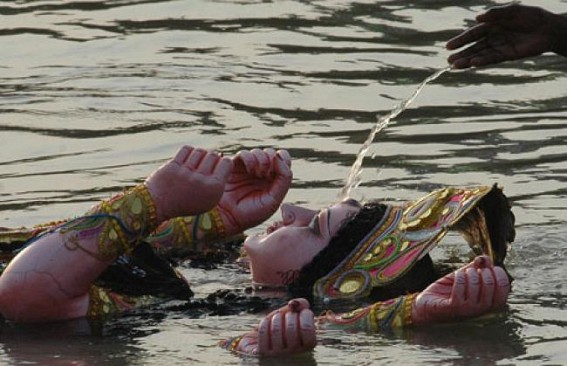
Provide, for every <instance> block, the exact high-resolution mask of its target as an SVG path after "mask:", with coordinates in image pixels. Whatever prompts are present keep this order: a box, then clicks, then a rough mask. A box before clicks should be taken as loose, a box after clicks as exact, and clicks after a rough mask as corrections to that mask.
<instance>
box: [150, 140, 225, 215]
mask: <svg viewBox="0 0 567 366" xmlns="http://www.w3.org/2000/svg"><path fill="white" fill-rule="evenodd" d="M231 170H232V160H231V159H229V158H223V157H222V156H220V155H219V154H217V153H214V152H210V151H207V150H203V149H195V148H193V147H191V146H184V147H182V148H181V149H180V150H179V151H178V152H177V155H176V156H175V157H174V158H173V159H172V160H170V161H168V162H167V163H165V164H164V165H162V166H161V167H160V168H159V169H157V170H156V171H155V172H153V173H152V174H151V175H150V176H149V177H148V178H147V179H146V181H145V182H144V184H145V185H146V186H147V187H148V190H149V191H150V194H151V196H152V198H153V200H154V202H155V204H156V210H157V218H158V222H162V221H164V220H167V219H170V218H173V217H178V216H190V215H196V214H199V213H203V212H206V211H208V210H210V209H212V208H213V207H215V205H216V204H217V203H218V202H219V200H220V198H221V196H222V194H223V192H224V189H225V184H226V181H227V179H228V176H229V174H230V172H231Z"/></svg>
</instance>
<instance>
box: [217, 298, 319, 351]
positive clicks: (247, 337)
mask: <svg viewBox="0 0 567 366" xmlns="http://www.w3.org/2000/svg"><path fill="white" fill-rule="evenodd" d="M316 344H317V339H316V334H315V317H314V315H313V312H312V311H311V310H310V309H309V302H308V301H307V300H305V299H301V298H298V299H292V300H290V301H289V302H288V303H287V305H285V306H283V307H281V308H279V309H278V310H275V311H273V312H271V313H270V314H268V315H267V316H266V317H265V318H264V319H263V320H262V321H261V322H260V324H259V325H258V327H257V328H255V329H254V330H253V331H251V332H248V333H246V334H244V335H243V336H242V337H238V338H236V339H234V340H227V341H223V342H221V344H220V345H221V347H223V348H228V349H230V350H231V351H233V352H236V353H240V354H245V355H255V356H279V355H285V354H292V353H300V352H307V351H311V350H312V349H313V348H315V346H316Z"/></svg>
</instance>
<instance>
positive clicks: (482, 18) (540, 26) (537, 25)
mask: <svg viewBox="0 0 567 366" xmlns="http://www.w3.org/2000/svg"><path fill="white" fill-rule="evenodd" d="M561 18H562V16H560V15H557V14H553V13H551V12H548V11H547V10H544V9H542V8H539V7H533V6H525V5H518V4H511V5H506V6H498V7H494V8H491V9H489V10H488V11H487V12H486V13H483V14H480V15H478V16H477V17H476V20H477V22H478V23H480V24H477V25H475V26H473V27H471V28H469V29H468V30H466V31H464V32H463V33H461V34H459V35H458V36H456V37H454V38H452V39H451V40H449V42H447V44H446V47H447V49H448V50H455V49H457V48H461V47H463V46H465V45H467V44H470V43H474V44H473V45H472V46H470V47H468V48H466V49H465V50H462V51H460V52H457V53H454V54H452V55H450V56H449V58H448V59H447V61H448V62H449V63H450V64H451V65H452V66H453V67H454V68H457V69H465V68H468V67H472V66H485V65H490V64H495V63H499V62H502V61H508V60H517V59H521V58H525V57H531V56H537V55H539V54H542V53H544V52H547V51H551V50H552V47H553V46H554V43H555V42H557V41H556V38H557V35H556V33H557V32H558V28H560V24H561V23H564V22H565V19H561ZM565 36H566V35H565V34H563V36H562V37H565ZM562 42H563V41H562Z"/></svg>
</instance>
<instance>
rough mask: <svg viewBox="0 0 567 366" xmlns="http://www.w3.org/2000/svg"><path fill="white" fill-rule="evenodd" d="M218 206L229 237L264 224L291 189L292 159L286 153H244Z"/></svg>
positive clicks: (237, 156) (265, 150) (263, 151)
mask: <svg viewBox="0 0 567 366" xmlns="http://www.w3.org/2000/svg"><path fill="white" fill-rule="evenodd" d="M232 162H233V166H234V167H233V169H232V172H231V174H230V176H229V177H228V180H227V183H226V186H225V188H224V193H223V195H222V197H221V198H220V202H219V203H218V206H217V207H218V208H219V212H220V215H221V218H222V220H223V224H224V227H225V233H226V235H229V236H230V235H235V234H240V233H242V232H243V231H245V230H246V229H249V228H252V227H254V226H256V225H259V224H260V223H262V222H264V221H265V220H266V219H268V218H269V217H270V216H272V215H273V214H274V213H275V212H276V211H277V209H278V207H279V206H280V204H281V202H282V201H283V199H284V197H285V195H286V194H287V192H288V190H289V187H290V186H291V180H292V173H291V157H290V155H289V153H288V152H287V151H285V150H278V151H276V150H274V149H264V150H260V149H253V150H251V151H247V150H242V151H240V152H238V153H237V154H236V156H235V157H234V158H233V159H232Z"/></svg>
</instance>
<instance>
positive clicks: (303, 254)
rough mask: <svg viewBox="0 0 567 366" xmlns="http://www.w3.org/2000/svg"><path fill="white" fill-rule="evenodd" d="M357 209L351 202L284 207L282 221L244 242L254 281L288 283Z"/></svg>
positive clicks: (357, 205) (275, 283)
mask: <svg viewBox="0 0 567 366" xmlns="http://www.w3.org/2000/svg"><path fill="white" fill-rule="evenodd" d="M360 208H361V205H360V203H358V201H356V200H353V199H347V200H345V201H342V202H340V203H337V204H334V205H332V206H330V207H327V208H325V209H322V210H320V211H314V210H309V209H306V208H303V207H300V206H295V205H290V204H283V205H282V206H281V214H282V221H278V222H275V223H274V224H272V225H271V226H270V227H269V228H268V229H267V230H266V232H265V233H263V234H258V235H252V236H249V237H248V238H247V239H246V240H245V242H244V249H245V250H246V253H247V254H248V258H249V261H250V269H251V271H252V279H253V280H254V282H255V283H257V284H264V285H275V286H280V285H288V284H289V283H291V282H292V281H293V280H294V279H295V276H297V274H298V272H299V270H300V269H301V268H302V267H303V266H304V265H306V264H308V263H309V262H311V261H312V260H313V258H314V257H315V256H316V255H317V254H318V253H319V252H320V251H321V250H323V249H324V248H325V247H326V246H327V245H328V244H329V242H330V241H331V238H332V237H333V236H334V235H335V234H336V233H337V231H338V230H339V229H340V227H341V226H342V224H343V222H344V221H345V219H346V218H348V217H350V216H352V215H354V214H356V213H357V212H358V211H359V210H360Z"/></svg>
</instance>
